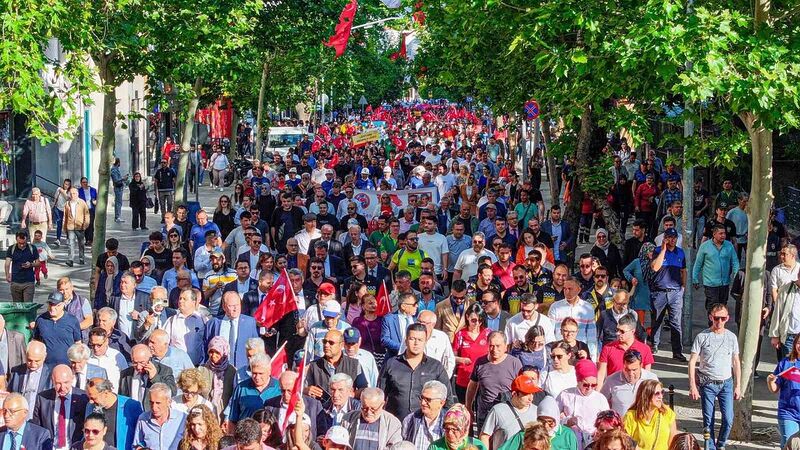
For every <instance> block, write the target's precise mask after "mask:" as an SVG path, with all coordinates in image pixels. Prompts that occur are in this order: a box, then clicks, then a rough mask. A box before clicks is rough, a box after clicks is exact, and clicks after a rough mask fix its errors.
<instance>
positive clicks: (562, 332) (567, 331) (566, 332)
mask: <svg viewBox="0 0 800 450" xmlns="http://www.w3.org/2000/svg"><path fill="white" fill-rule="evenodd" d="M577 332H578V330H566V329H563V328H562V329H561V334H576V333H577Z"/></svg>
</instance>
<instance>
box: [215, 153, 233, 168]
mask: <svg viewBox="0 0 800 450" xmlns="http://www.w3.org/2000/svg"><path fill="white" fill-rule="evenodd" d="M211 159H212V160H213V161H214V164H212V166H211V168H212V169H215V170H224V169H226V168H227V167H228V164H229V163H228V157H227V156H226V155H225V154H224V153H217V156H216V157H215V156H212V157H211Z"/></svg>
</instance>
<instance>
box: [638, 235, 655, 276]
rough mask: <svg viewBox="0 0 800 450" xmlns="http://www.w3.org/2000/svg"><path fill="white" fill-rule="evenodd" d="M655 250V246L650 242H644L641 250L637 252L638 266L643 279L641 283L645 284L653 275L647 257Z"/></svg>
mask: <svg viewBox="0 0 800 450" xmlns="http://www.w3.org/2000/svg"><path fill="white" fill-rule="evenodd" d="M655 249H656V245H655V244H653V243H652V242H645V243H644V244H642V248H641V250H639V264H640V265H641V266H642V275H643V278H644V280H642V281H645V282H646V281H647V280H649V279H650V277H651V275H652V273H653V269H651V268H650V261H651V259H650V257H648V256H647V255H648V254H650V253H651V252H653V251H655Z"/></svg>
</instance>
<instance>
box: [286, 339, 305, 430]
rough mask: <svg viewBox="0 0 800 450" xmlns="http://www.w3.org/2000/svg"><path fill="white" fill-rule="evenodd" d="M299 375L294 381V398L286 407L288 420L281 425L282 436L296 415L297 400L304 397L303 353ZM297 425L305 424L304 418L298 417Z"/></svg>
mask: <svg viewBox="0 0 800 450" xmlns="http://www.w3.org/2000/svg"><path fill="white" fill-rule="evenodd" d="M297 373H299V374H300V376H299V377H297V379H296V380H295V381H294V386H293V387H292V396H291V397H290V398H289V404H288V405H287V406H286V418H284V419H283V423H282V424H281V434H284V433H286V427H287V426H289V417H292V414H294V405H296V404H297V400H299V399H300V396H301V395H302V390H303V380H304V379H305V378H306V354H305V352H303V359H302V360H300V364H299V365H298V366H297ZM297 423H303V418H302V417H298V418H297Z"/></svg>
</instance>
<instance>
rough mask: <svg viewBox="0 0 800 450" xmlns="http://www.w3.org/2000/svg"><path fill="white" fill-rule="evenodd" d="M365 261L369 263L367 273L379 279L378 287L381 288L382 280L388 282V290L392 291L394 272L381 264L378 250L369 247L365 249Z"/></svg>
mask: <svg viewBox="0 0 800 450" xmlns="http://www.w3.org/2000/svg"><path fill="white" fill-rule="evenodd" d="M364 261H366V263H367V275H369V276H371V277H373V278H375V279H376V280H378V287H379V288H380V285H381V281H383V282H385V283H386V292H392V289H393V285H392V274H391V272H389V270H388V269H387V268H386V267H383V265H381V264H379V261H378V250H376V249H374V248H368V249H367V250H365V251H364Z"/></svg>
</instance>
